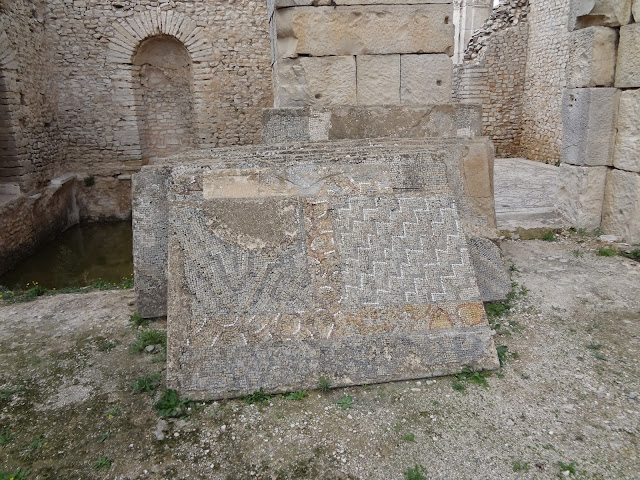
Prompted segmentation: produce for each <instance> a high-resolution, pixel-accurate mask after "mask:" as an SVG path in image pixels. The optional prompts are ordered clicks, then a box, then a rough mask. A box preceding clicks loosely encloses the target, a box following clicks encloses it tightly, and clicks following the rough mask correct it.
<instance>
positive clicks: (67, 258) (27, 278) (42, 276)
mask: <svg viewBox="0 0 640 480" xmlns="http://www.w3.org/2000/svg"><path fill="white" fill-rule="evenodd" d="M132 247H133V236H132V231H131V221H125V222H109V223H89V224H83V225H76V226H75V227H72V228H70V229H69V230H67V231H66V232H64V233H62V234H61V235H60V236H59V237H58V238H56V239H55V240H53V241H52V242H50V243H48V244H46V245H43V246H42V247H40V249H39V250H38V251H37V252H36V253H35V254H34V255H32V256H31V257H29V258H27V259H26V260H24V261H23V262H21V263H19V264H18V265H17V266H16V267H15V268H14V269H13V270H11V271H9V272H7V273H5V274H4V275H2V276H0V285H4V286H6V287H9V288H25V287H27V284H29V286H31V285H33V282H38V284H39V285H40V286H42V287H44V288H46V289H53V288H56V289H60V288H67V287H84V286H86V285H89V284H91V283H92V282H95V281H97V280H104V281H107V282H111V283H119V282H121V281H122V280H123V279H124V278H129V277H130V276H131V275H132V273H133V254H132ZM27 288H28V287H27Z"/></svg>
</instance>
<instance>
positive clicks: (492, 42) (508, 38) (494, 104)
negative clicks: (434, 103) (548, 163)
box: [453, 0, 528, 157]
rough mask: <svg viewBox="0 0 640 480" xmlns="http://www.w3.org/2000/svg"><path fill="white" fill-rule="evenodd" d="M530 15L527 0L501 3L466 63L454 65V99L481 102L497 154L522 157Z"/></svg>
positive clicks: (477, 34)
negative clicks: (521, 142)
mask: <svg viewBox="0 0 640 480" xmlns="http://www.w3.org/2000/svg"><path fill="white" fill-rule="evenodd" d="M527 13H528V0H517V1H511V2H509V3H506V4H502V5H500V6H499V7H498V8H496V9H495V10H494V12H493V13H492V15H491V17H490V18H489V19H488V21H487V22H486V23H485V24H484V26H483V27H482V28H481V29H479V30H478V31H476V32H475V34H474V35H473V37H472V39H471V41H470V42H469V46H468V47H467V49H466V51H465V59H464V63H462V64H460V65H456V66H455V67H454V81H453V99H454V101H456V102H461V103H481V104H482V121H483V135H485V136H488V137H490V138H491V140H493V143H494V145H495V146H496V155H497V156H504V157H514V156H519V155H521V150H520V138H521V135H522V104H523V97H524V80H525V72H526V60H527V40H528V24H527Z"/></svg>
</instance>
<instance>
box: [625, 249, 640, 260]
mask: <svg viewBox="0 0 640 480" xmlns="http://www.w3.org/2000/svg"><path fill="white" fill-rule="evenodd" d="M620 256H622V257H626V258H630V259H631V260H635V261H637V262H640V248H636V249H634V250H631V251H630V252H622V251H621V252H620Z"/></svg>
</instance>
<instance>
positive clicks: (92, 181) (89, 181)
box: [84, 175, 96, 187]
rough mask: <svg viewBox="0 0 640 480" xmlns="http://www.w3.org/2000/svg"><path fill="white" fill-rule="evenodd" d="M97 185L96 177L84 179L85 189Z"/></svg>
mask: <svg viewBox="0 0 640 480" xmlns="http://www.w3.org/2000/svg"><path fill="white" fill-rule="evenodd" d="M95 183H96V177H94V176H93V175H91V176H90V177H85V179H84V186H85V187H93V186H94V185H95Z"/></svg>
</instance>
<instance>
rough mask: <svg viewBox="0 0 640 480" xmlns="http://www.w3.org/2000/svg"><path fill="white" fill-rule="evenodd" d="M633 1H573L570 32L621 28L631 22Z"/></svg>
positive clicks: (570, 14)
mask: <svg viewBox="0 0 640 480" xmlns="http://www.w3.org/2000/svg"><path fill="white" fill-rule="evenodd" d="M632 2H633V0H571V4H570V9H569V30H570V31H571V30H577V29H580V28H587V27H594V26H602V27H619V26H621V25H626V24H627V23H629V22H630V21H631V3H632Z"/></svg>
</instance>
